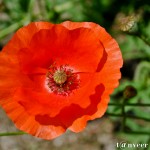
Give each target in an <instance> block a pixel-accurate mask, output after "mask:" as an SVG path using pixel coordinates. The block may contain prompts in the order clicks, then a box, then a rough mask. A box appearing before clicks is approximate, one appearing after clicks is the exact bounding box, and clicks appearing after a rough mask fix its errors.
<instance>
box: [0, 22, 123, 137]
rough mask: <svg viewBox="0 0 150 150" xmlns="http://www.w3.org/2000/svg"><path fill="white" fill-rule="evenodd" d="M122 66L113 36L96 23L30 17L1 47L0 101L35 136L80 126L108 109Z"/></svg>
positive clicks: (54, 135)
mask: <svg viewBox="0 0 150 150" xmlns="http://www.w3.org/2000/svg"><path fill="white" fill-rule="evenodd" d="M121 66H122V56H121V52H120V49H119V47H118V44H117V42H116V41H115V40H114V39H113V38H112V37H111V36H110V35H109V34H108V33H107V32H106V31H105V29H104V28H102V27H101V26H99V25H97V24H95V23H91V22H82V23H76V22H70V21H67V22H63V23H61V24H56V25H55V24H51V23H48V22H35V23H30V24H29V25H27V26H25V27H22V28H21V29H19V30H18V31H17V32H16V33H15V35H14V36H13V37H12V39H11V40H10V41H9V43H8V44H7V45H6V46H5V47H4V48H3V50H2V52H1V53H0V104H1V106H2V107H3V109H4V110H5V111H6V113H7V114H8V116H9V117H10V118H11V119H12V121H13V122H14V123H15V125H16V126H17V127H18V128H19V129H20V130H23V131H25V132H27V133H29V134H32V135H34V136H36V137H40V138H44V139H53V138H55V137H57V136H59V135H61V134H62V133H64V132H65V131H66V129H69V130H71V131H73V132H79V131H81V130H83V129H84V127H85V126H86V123H87V121H88V120H93V119H95V118H99V117H101V116H102V115H103V114H104V112H105V111H106V108H107V105H108V101H109V95H110V94H111V93H112V92H113V89H114V88H115V87H117V86H118V80H119V79H120V76H121V74H120V67H121Z"/></svg>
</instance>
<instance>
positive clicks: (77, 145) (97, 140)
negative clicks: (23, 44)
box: [0, 0, 150, 150]
mask: <svg viewBox="0 0 150 150" xmlns="http://www.w3.org/2000/svg"><path fill="white" fill-rule="evenodd" d="M41 20H42V21H49V22H52V23H60V22H62V21H65V20H71V21H90V22H95V23H98V24H100V25H101V26H103V27H104V28H105V29H106V30H107V31H108V32H109V33H110V34H111V35H112V36H113V37H114V38H115V39H116V40H117V42H118V43H119V46H120V48H121V51H122V55H123V59H124V65H123V68H122V69H121V72H122V79H121V80H120V86H119V87H118V88H117V89H115V91H114V93H113V94H112V95H111V100H110V104H109V107H108V110H107V112H106V114H105V116H104V117H102V118H100V119H97V120H95V121H91V122H89V123H88V125H87V127H86V129H85V130H84V131H82V132H81V133H78V134H75V133H72V132H70V131H67V133H66V134H64V135H62V136H61V137H59V138H57V139H54V140H52V141H45V140H41V139H38V138H35V137H32V136H30V135H17V136H1V137H0V150H8V149H10V150H58V149H60V150H77V149H79V150H80V149H83V150H84V149H85V150H117V149H119V148H117V143H120V142H122V141H126V142H127V143H143V144H149V147H148V146H147V148H145V150H146V149H147V150H150V1H149V0H122V1H121V0H120V1H119V0H0V49H2V48H3V46H4V45H5V44H6V43H7V42H8V41H9V40H10V39H11V37H12V35H13V34H14V32H15V31H16V30H17V29H18V28H20V27H22V26H24V25H27V24H28V23H30V22H32V21H41ZM4 132H17V129H16V128H15V126H14V125H13V123H12V122H11V120H9V119H8V117H7V116H6V114H5V112H4V111H3V110H2V109H1V108H0V135H2V134H1V133H4ZM124 149H127V150H128V149H133V150H134V149H135V150H136V149H138V148H124ZM141 149H144V148H141Z"/></svg>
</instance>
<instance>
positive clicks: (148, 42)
mask: <svg viewBox="0 0 150 150" xmlns="http://www.w3.org/2000/svg"><path fill="white" fill-rule="evenodd" d="M137 36H138V37H139V38H140V39H141V40H143V41H144V42H145V43H146V44H147V45H148V46H150V41H149V40H148V38H146V37H145V36H144V35H143V34H137Z"/></svg>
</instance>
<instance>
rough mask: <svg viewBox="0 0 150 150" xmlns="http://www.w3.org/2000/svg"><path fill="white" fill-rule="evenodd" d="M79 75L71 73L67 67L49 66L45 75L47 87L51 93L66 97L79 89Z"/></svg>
mask: <svg viewBox="0 0 150 150" xmlns="http://www.w3.org/2000/svg"><path fill="white" fill-rule="evenodd" d="M79 83H80V80H79V75H78V74H77V73H73V69H70V68H69V66H68V65H62V66H59V67H57V66H55V65H51V66H50V67H49V71H48V73H47V85H48V87H49V89H50V91H51V92H53V93H55V94H58V95H63V96H68V95H69V94H71V93H72V91H73V90H75V89H77V88H78V87H79Z"/></svg>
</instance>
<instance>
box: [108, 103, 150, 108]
mask: <svg viewBox="0 0 150 150" xmlns="http://www.w3.org/2000/svg"><path fill="white" fill-rule="evenodd" d="M122 105H123V104H118V103H109V106H122ZM125 106H139V107H150V104H141V103H136V104H134V103H126V104H125Z"/></svg>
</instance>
